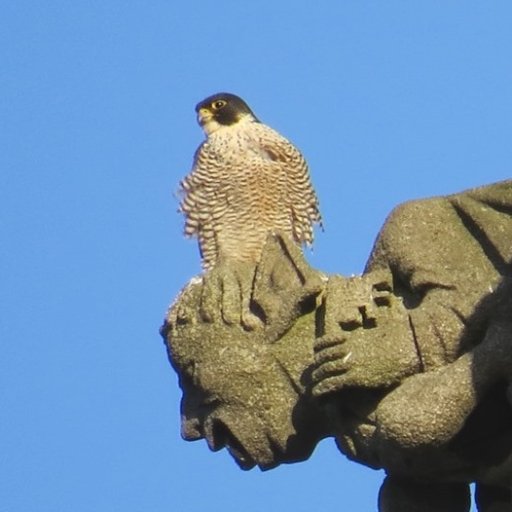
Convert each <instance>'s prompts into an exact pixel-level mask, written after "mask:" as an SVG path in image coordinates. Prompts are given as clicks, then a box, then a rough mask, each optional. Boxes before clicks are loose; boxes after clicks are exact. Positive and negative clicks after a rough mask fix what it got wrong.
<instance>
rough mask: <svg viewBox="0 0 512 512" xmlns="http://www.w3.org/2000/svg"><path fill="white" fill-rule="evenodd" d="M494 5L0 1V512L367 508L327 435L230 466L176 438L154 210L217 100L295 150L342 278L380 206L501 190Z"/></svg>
mask: <svg viewBox="0 0 512 512" xmlns="http://www.w3.org/2000/svg"><path fill="white" fill-rule="evenodd" d="M511 22H512V3H511V2H510V1H508V0H507V1H494V2H481V1H479V2H476V1H469V0H465V1H462V0H461V1H450V2H447V1H430V2H411V1H406V0H403V1H395V0H390V1H387V2H382V1H359V0H358V1H345V2H336V1H334V0H333V1H331V2H326V1H318V2H314V3H312V2H302V3H301V2H292V1H291V0H284V1H281V2H278V1H275V0H274V1H269V0H259V1H258V2H241V1H240V0H237V1H226V0H218V1H216V2H208V1H203V2H198V1H194V0H189V1H186V2H185V1H181V2H179V1H171V0H168V1H163V0H160V1H158V0H156V1H147V0H146V1H138V0H134V1H120V0H107V1H104V0H102V1H99V0H88V1H81V0H76V1H73V2H69V1H52V0H49V1H47V2H39V1H34V0H32V1H28V0H17V1H12V2H3V4H2V16H1V19H0V52H1V69H0V72H1V74H0V146H1V150H0V237H1V244H0V280H1V294H0V308H1V313H0V340H1V346H2V350H1V358H0V410H1V416H0V417H1V419H0V511H2V512H3V511H5V512H25V511H37V512H54V511H55V512H59V511H66V512H67V511H73V512H82V511H83V512H85V511H87V512H90V511H95V512H107V511H108V512H115V511H123V512H138V511H144V512H148V511H149V512H153V511H155V512H159V511H181V510H183V511H186V512H200V511H201V512H203V511H204V510H211V511H223V512H224V511H225V512H238V511H239V510H243V511H244V512H259V511H262V510H266V511H268V512H277V511H279V512H281V511H283V510H290V511H291V510H293V511H296V512H302V511H311V510H324V509H329V508H330V509H331V510H351V511H354V512H359V511H361V512H366V511H370V510H375V503H376V495H377V490H378V487H379V482H380V480H381V477H382V475H381V473H380V472H375V471H371V470H369V469H366V468H363V467H361V466H358V465H356V464H354V463H350V462H348V461H346V460H345V459H344V457H343V456H341V455H340V454H339V453H338V452H337V450H336V448H335V446H334V443H333V442H332V441H331V440H326V441H324V442H323V443H321V445H320V446H319V447H318V449H317V451H316V452H315V454H314V455H313V457H312V458H311V460H310V461H308V462H306V463H302V464H295V465H291V466H284V467H280V468H278V469H275V470H273V471H269V472H265V473H261V472H260V471H259V470H253V471H251V472H242V471H241V470H239V469H238V467H237V466H236V465H235V464H234V462H233V461H232V460H231V459H230V457H229V455H228V454H227V452H226V451H222V452H218V453H211V452H210V451H209V450H208V449H207V446H206V444H205V443H204V442H197V443H186V442H185V441H182V440H181V438H180V435H179V411H178V407H179V400H180V392H179V389H178V387H177V380H176V377H175V375H174V374H173V372H172V370H171V368H170V366H169V364H168V362H167V360H166V354H165V350H164V346H163V343H162V341H161V339H160V337H159V335H158V328H159V326H160V324H161V321H162V318H163V316H164V313H165V310H166V308H167V305H168V304H169V303H170V301H171V300H172V299H173V298H174V296H175V295H176V294H177V293H178V291H179V289H180V288H181V287H182V286H183V285H184V284H185V283H186V282H187V281H188V280H189V279H190V277H192V276H193V275H194V274H197V273H198V272H199V257H198V252H197V247H196V244H195V242H193V241H189V240H185V239H184V238H183V237H182V235H181V229H182V219H181V218H180V216H179V215H178V214H177V213H176V208H177V201H176V198H175V197H174V196H173V193H174V191H175V190H176V189H177V184H178V181H179V180H180V179H181V178H182V177H183V176H184V175H185V174H186V173H187V172H188V171H189V169H190V166H191V162H192V155H193V152H194V150H195V148H196V147H197V145H198V144H199V143H200V141H201V140H202V133H201V130H200V128H199V127H198V126H197V124H196V121H195V115H194V105H195V104H196V103H197V101H199V100H201V99H202V98H204V97H205V96H207V95H210V94H212V93H214V92H218V91H221V90H222V91H229V92H233V93H236V94H239V95H241V96H242V97H244V98H245V99H246V100H247V102H248V103H249V104H250V105H251V106H252V108H253V110H254V111H255V112H256V114H257V115H258V116H259V117H260V118H261V119H262V120H263V121H264V122H266V123H268V124H270V125H271V126H273V127H274V128H276V129H278V130H279V131H280V132H281V133H283V134H284V135H286V136H287V137H288V138H290V139H291V140H292V141H294V142H295V143H296V145H297V146H298V147H299V148H301V150H302V151H303V153H304V154H305V156H306V157H307V159H308V161H309V163H310V167H311V173H312V178H313V181H314V183H315V186H316V188H317V191H318V195H319V197H320V201H321V207H322V212H323V215H324V218H325V226H326V231H325V233H323V234H321V233H320V234H318V237H317V240H318V241H317V244H316V246H315V251H314V253H313V254H311V255H310V261H311V262H312V263H313V264H314V265H315V266H316V267H319V268H321V269H324V270H326V271H329V272H339V273H343V274H351V273H358V272H360V271H361V270H362V268H363V266H364V263H365V260H366V258H367V256H368V254H369V252H370V250H371V247H372V243H373V240H374V237H375V235H376V233H377V231H378V229H379V227H380V226H381V225H382V223H383V221H384V219H385V216H386V215H387V213H388V212H389V211H390V210H391V208H392V207H393V206H395V205H396V204H398V203H400V202H402V201H405V200H407V199H410V198H418V197H426V196H431V195H435V194H445V193H451V192H457V191H460V190H463V189H466V188H469V187H472V186H476V185H480V184H485V183H491V182H495V181H499V180H502V179H506V178H509V177H510V174H511V162H512V145H511V143H510V141H511V135H512V87H511V85H512V30H511V28H510V27H511Z"/></svg>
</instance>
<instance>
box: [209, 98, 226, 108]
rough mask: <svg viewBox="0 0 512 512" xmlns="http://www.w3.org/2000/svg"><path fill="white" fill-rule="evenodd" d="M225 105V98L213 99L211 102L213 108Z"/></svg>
mask: <svg viewBox="0 0 512 512" xmlns="http://www.w3.org/2000/svg"><path fill="white" fill-rule="evenodd" d="M226 105H227V101H225V100H217V101H214V102H213V103H212V108H213V109H214V110H219V109H221V108H222V107H225V106H226Z"/></svg>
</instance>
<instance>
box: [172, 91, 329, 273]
mask: <svg viewBox="0 0 512 512" xmlns="http://www.w3.org/2000/svg"><path fill="white" fill-rule="evenodd" d="M196 112H197V118H198V122H199V124H200V125H201V127H202V128H203V130H204V133H205V135H206V140H205V141H204V142H203V143H202V144H201V145H200V146H199V148H198V149H197V151H196V153H195V155H194V163H193V168H192V171H191V172H190V174H189V175H188V176H186V177H185V178H184V179H183V180H182V181H181V184H180V185H181V194H182V201H181V204H180V211H181V212H183V214H184V215H185V235H186V236H195V237H197V238H198V239H199V249H200V252H201V257H202V263H203V268H204V269H205V270H209V269H211V268H213V267H214V266H215V264H216V263H218V262H219V261H242V262H254V263H256V262H258V260H259V258H260V255H261V251H262V248H263V246H264V244H265V241H266V239H267V236H268V234H269V233H270V232H281V233H284V234H286V235H288V236H289V237H290V238H291V239H293V240H294V241H295V242H296V243H297V244H298V245H301V244H303V243H305V244H308V245H310V244H311V243H312V242H313V225H314V224H315V223H318V224H320V225H321V216H320V212H319V209H318V200H317V197H316V194H315V191H314V190H313V187H312V185H311V182H310V179H309V174H308V167H307V164H306V161H305V160H304V157H303V156H302V155H301V153H300V152H299V151H298V150H297V149H296V148H295V147H294V146H293V145H292V144H291V143H290V142H289V141H288V140H287V139H285V138H284V137H283V136H281V135H280V134H279V133H277V132H276V131H275V130H273V129H272V128H270V127H269V126H266V125H265V124H263V123H261V122H260V121H259V120H258V119H257V118H256V116H255V115H254V114H253V112H252V111H251V109H250V108H249V106H248V105H247V104H246V103H245V101H244V100H242V99H241V98H239V97H238V96H235V95H234V94H229V93H218V94H214V95H213V96H209V97H208V98H206V99H205V100H203V101H201V102H200V103H198V105H197V106H196Z"/></svg>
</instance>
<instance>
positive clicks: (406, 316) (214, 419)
mask: <svg viewBox="0 0 512 512" xmlns="http://www.w3.org/2000/svg"><path fill="white" fill-rule="evenodd" d="M511 262H512V181H506V182H502V183H498V184H495V185H490V186H487V187H482V188H479V189H474V190H470V191H466V192H463V193H461V194H456V195H452V196H446V197H441V198H434V199H426V200H422V201H414V202H410V203H406V204H403V205H401V206H399V207H398V208H396V209H395V210H394V211H393V212H392V214H391V215H390V216H389V218H388V219H387V221H386V223H385V225H384V227H383V228H382V230H381V232H380V234H379V236H378V238H377V241H376V243H375V246H374V249H373V251H372V253H371V256H370V259H369V261H368V264H367V266H366V269H365V272H364V273H363V275H362V276H359V277H352V278H345V277H341V276H337V275H334V276H325V275H324V274H322V273H321V272H318V271H316V270H314V269H312V268H311V267H309V266H308V264H307V263H306V262H305V260H304V258H303V256H302V253H301V251H300V249H299V248H298V247H297V246H296V245H295V244H294V243H293V242H292V241H289V240H288V239H287V238H286V237H284V236H280V235H279V234H275V235H271V236H270V237H269V239H268V241H267V244H266V246H265V249H264V251H263V254H262V258H261V261H260V262H259V263H258V265H257V267H256V273H255V277H254V280H253V282H252V286H251V290H250V297H249V298H247V297H244V293H247V290H246V289H245V287H243V289H242V287H241V286H239V284H238V283H239V282H240V279H239V274H240V273H242V274H243V273H244V272H249V273H252V272H253V270H247V269H244V268H240V269H239V268H237V267H233V266H231V267H229V268H227V267H224V266H218V267H216V268H214V269H213V270H212V271H210V272H209V273H208V274H206V275H205V276H204V277H203V278H196V279H194V280H192V281H191V282H190V283H189V285H187V287H185V289H184V290H183V291H182V293H181V294H180V296H179V297H178V299H177V301H176V302H175V303H174V304H173V305H172V306H171V308H170V310H169V313H168V316H167V318H166V321H165V324H164V326H163V328H162V334H163V336H164V337H165V339H166V343H167V347H168V353H169V358H170V361H171V364H172V365H173V367H174V369H175V370H176V371H177V373H178V375H179V378H180V386H181V388H182V390H183V399H182V434H183V437H184V438H185V439H187V440H196V439H201V438H204V439H206V441H207V443H208V445H209V447H210V448H211V449H212V450H218V449H221V448H223V447H226V448H227V449H228V450H229V451H230V453H231V455H232V456H233V457H234V459H235V460H236V461H237V463H238V464H239V465H240V467H242V468H243V469H250V468H251V467H253V466H255V465H258V466H260V467H261V468H262V469H269V468H272V467H274V466H276V465H278V464H280V463H282V462H295V461H300V460H304V459H307V458H308V457H309V455H310V454H311V452H312V450H313V448H314V446H315V445H316V443H317V442H318V441H319V440H320V439H322V438H323V437H326V436H334V437H335V438H336V441H337V445H338V447H339V449H340V450H341V452H343V453H344V454H345V455H346V456H348V457H349V458H350V459H352V460H354V461H356V462H359V463H362V464H365V465H367V466H370V467H373V468H384V469H385V470H386V473H387V478H386V480H385V482H384V483H383V485H382V488H381V492H380V496H379V510H380V511H381V512H400V511H407V512H414V511H418V512H419V511H425V512H426V511H429V512H439V511H450V512H459V511H460V512H467V511H469V507H470V495H469V483H471V482H476V484H477V487H476V489H477V490H476V498H475V499H476V502H477V506H478V510H479V511H481V512H500V511H505V510H506V511H509V510H511V509H512V498H511V488H512V406H511V404H512V387H511V385H510V382H511V378H512V264H511ZM247 302H249V304H250V307H251V311H252V313H253V314H254V315H255V316H256V317H258V318H259V319H260V322H261V326H260V327H259V328H255V329H252V328H251V329H249V328H247V326H245V325H244V323H243V321H242V316H243V314H242V309H243V304H246V303H247Z"/></svg>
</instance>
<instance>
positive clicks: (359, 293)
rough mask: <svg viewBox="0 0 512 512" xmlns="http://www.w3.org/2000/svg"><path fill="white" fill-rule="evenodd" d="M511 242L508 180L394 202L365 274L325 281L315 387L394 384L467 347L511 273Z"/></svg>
mask: <svg viewBox="0 0 512 512" xmlns="http://www.w3.org/2000/svg"><path fill="white" fill-rule="evenodd" d="M511 240H512V181H509V182H504V183H500V184H496V185H491V186H488V187H483V188H481V189H475V190H472V191H469V192H465V193H461V194H457V195H453V196H448V197H445V198H434V199H427V200H423V201H413V202H410V203H406V204H404V205H401V206H399V207H398V208H396V209H395V210H394V211H393V212H392V214H391V215H390V216H389V218H388V219H387V221H386V223H385V225H384V227H383V228H382V230H381V232H380V234H379V236H378V238H377V241H376V243H375V246H374V249H373V251H372V254H371V256H370V259H369V261H368V264H367V266H366V270H365V274H363V276H362V277H360V278H354V279H352V280H351V281H347V280H343V279H342V278H339V277H336V276H335V277H332V278H330V280H329V283H328V285H327V293H326V294H325V296H324V304H323V310H324V313H325V314H324V321H323V323H322V324H321V326H320V329H319V334H320V335H319V337H318V338H317V340H316V344H315V351H316V362H317V368H316V370H315V372H314V374H313V378H314V388H313V391H314V393H315V394H316V395H317V396H323V395H327V394H330V393H333V392H337V391H340V390H342V389H344V388H347V387H362V388H387V389H389V388H392V387H393V386H396V385H398V384H399V383H400V382H401V381H402V380H403V379H404V378H406V377H408V376H411V375H415V374H417V373H423V372H427V371H431V370H434V369H436V368H440V367H443V366H444V365H446V364H447V363H450V362H453V361H455V360H456V359H457V358H458V357H459V356H460V355H462V354H464V353H465V352H467V351H469V350H471V349H472V347H474V346H475V345H477V344H478V343H479V342H480V341H481V339H482V338H483V336H484V335H485V328H486V325H487V324H488V319H489V315H490V312H491V311H492V308H493V303H494V302H495V300H496V290H497V289H498V286H499V283H500V281H501V280H502V279H503V278H504V276H506V275H507V274H510V272H511V270H510V269H511V266H510V262H511V261H512V243H511Z"/></svg>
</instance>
